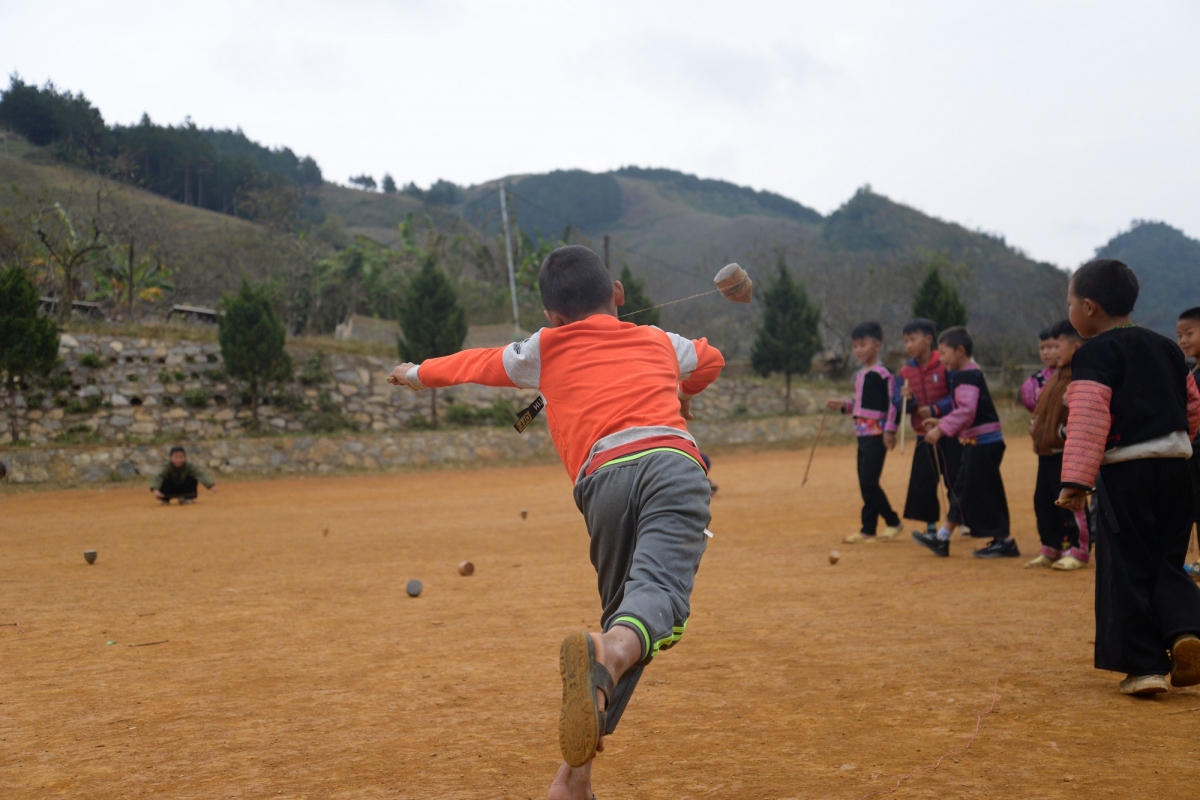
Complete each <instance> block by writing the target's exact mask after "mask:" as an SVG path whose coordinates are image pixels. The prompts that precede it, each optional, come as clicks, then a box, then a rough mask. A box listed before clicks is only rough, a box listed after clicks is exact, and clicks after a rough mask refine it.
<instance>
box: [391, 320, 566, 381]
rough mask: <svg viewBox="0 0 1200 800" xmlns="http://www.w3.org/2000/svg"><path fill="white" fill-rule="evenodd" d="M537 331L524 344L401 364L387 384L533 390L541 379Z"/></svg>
mask: <svg viewBox="0 0 1200 800" xmlns="http://www.w3.org/2000/svg"><path fill="white" fill-rule="evenodd" d="M541 371H542V368H541V346H540V332H539V333H535V334H534V335H533V336H531V337H529V338H528V339H526V340H525V341H523V342H514V343H513V344H510V345H505V346H504V347H485V348H478V349H474V350H463V351H462V352H461V353H455V354H454V355H452V356H443V357H441V358H430V359H426V360H425V361H422V362H421V363H420V364H412V363H404V364H401V365H400V366H398V367H396V368H395V369H394V370H392V374H391V375H388V378H387V381H388V383H390V384H392V385H393V386H407V387H409V388H410V389H414V390H416V391H420V390H421V389H442V388H445V387H447V386H457V385H459V384H462V383H477V384H480V385H482V386H502V387H505V388H510V389H511V388H518V389H536V388H538V382H539V380H540V379H541Z"/></svg>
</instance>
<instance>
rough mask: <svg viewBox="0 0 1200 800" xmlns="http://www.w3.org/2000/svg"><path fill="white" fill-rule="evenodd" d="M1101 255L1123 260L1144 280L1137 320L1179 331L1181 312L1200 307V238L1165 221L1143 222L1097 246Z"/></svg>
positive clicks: (1171, 332)
mask: <svg viewBox="0 0 1200 800" xmlns="http://www.w3.org/2000/svg"><path fill="white" fill-rule="evenodd" d="M1096 257H1097V258H1115V259H1117V260H1119V261H1124V262H1125V263H1126V264H1128V265H1129V266H1130V267H1132V268H1133V271H1134V272H1135V273H1137V276H1138V282H1139V283H1140V284H1141V293H1140V295H1139V297H1138V304H1137V310H1136V311H1135V312H1134V319H1136V320H1137V321H1138V322H1139V323H1140V324H1142V325H1145V326H1146V327H1148V328H1151V329H1153V330H1156V331H1158V332H1159V333H1161V334H1163V335H1165V336H1171V337H1174V336H1175V321H1176V320H1177V319H1178V318H1179V313H1180V312H1181V311H1184V310H1186V309H1189V308H1194V307H1195V306H1200V241H1197V240H1195V239H1192V238H1190V237H1188V236H1187V235H1186V234H1184V232H1183V231H1181V230H1179V229H1178V228H1172V227H1171V226H1170V225H1167V224H1166V223H1164V222H1144V221H1139V222H1135V223H1134V224H1133V227H1132V228H1130V229H1129V230H1127V231H1125V232H1124V233H1120V234H1118V235H1116V236H1114V237H1113V238H1112V239H1111V240H1109V242H1108V244H1106V245H1104V246H1103V247H1101V248H1099V249H1097V250H1096Z"/></svg>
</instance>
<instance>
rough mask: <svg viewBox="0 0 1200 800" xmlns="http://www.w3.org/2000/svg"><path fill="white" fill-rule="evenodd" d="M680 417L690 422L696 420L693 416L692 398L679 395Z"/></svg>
mask: <svg viewBox="0 0 1200 800" xmlns="http://www.w3.org/2000/svg"><path fill="white" fill-rule="evenodd" d="M679 416H681V417H683V418H684V419H686V420H687V421H688V422H693V421H694V420H695V419H696V418H695V417H694V416H692V398H690V397H688V396H687V395H684V394H681V395H679Z"/></svg>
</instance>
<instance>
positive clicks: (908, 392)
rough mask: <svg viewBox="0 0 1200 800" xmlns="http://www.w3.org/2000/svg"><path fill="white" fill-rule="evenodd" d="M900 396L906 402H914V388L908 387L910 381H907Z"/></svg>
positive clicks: (901, 389) (901, 388)
mask: <svg viewBox="0 0 1200 800" xmlns="http://www.w3.org/2000/svg"><path fill="white" fill-rule="evenodd" d="M900 396H901V397H903V398H904V399H905V400H908V401H909V402H912V399H913V391H912V387H911V386H909V385H908V381H905V382H904V385H903V386H901V387H900Z"/></svg>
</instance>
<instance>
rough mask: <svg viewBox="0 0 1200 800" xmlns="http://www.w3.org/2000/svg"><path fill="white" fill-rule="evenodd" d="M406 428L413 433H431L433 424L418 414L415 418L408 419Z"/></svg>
mask: <svg viewBox="0 0 1200 800" xmlns="http://www.w3.org/2000/svg"><path fill="white" fill-rule="evenodd" d="M407 427H408V429H409V430H413V431H431V430H433V423H432V422H430V421H429V420H428V419H426V418H425V417H423V416H421V415H420V414H417V415H416V416H413V417H409V420H408V426H407Z"/></svg>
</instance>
